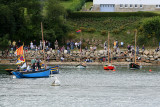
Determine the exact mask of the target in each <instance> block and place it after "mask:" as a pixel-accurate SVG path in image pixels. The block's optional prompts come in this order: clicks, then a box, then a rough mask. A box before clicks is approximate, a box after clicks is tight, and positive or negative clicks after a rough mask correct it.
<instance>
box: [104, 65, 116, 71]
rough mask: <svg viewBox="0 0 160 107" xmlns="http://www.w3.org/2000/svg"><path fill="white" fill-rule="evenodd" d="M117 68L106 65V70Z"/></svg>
mask: <svg viewBox="0 0 160 107" xmlns="http://www.w3.org/2000/svg"><path fill="white" fill-rule="evenodd" d="M114 69H115V66H113V65H104V70H114Z"/></svg>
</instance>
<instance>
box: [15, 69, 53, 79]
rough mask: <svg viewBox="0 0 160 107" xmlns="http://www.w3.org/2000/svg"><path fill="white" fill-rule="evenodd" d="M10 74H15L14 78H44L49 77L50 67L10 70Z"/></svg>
mask: <svg viewBox="0 0 160 107" xmlns="http://www.w3.org/2000/svg"><path fill="white" fill-rule="evenodd" d="M12 74H13V75H15V76H16V78H44V77H49V75H50V69H47V70H39V71H32V72H20V71H12Z"/></svg>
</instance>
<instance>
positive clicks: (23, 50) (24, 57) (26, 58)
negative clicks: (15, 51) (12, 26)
mask: <svg viewBox="0 0 160 107" xmlns="http://www.w3.org/2000/svg"><path fill="white" fill-rule="evenodd" d="M23 47H24V42H23ZM23 52H24V59H25V62H26V65H27V60H26V59H27V58H26V52H25V49H24V50H23Z"/></svg>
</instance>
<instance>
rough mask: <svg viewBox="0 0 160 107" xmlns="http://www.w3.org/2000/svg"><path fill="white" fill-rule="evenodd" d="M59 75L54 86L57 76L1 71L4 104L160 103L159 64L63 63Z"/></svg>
mask: <svg viewBox="0 0 160 107" xmlns="http://www.w3.org/2000/svg"><path fill="white" fill-rule="evenodd" d="M1 68H2V66H1ZM3 68H4V66H3ZM149 69H151V70H152V72H149ZM1 70H2V69H1ZM55 76H56V77H57V78H58V79H59V80H60V82H61V86H51V84H52V82H53V78H54V77H50V78H38V79H14V78H13V77H12V76H11V75H7V74H0V107H160V67H158V66H152V67H143V68H142V69H141V70H137V71H134V70H129V69H128V68H127V67H125V66H124V67H123V66H121V67H117V70H116V71H104V70H103V67H102V66H88V68H86V69H77V68H75V67H74V66H60V74H56V75H55Z"/></svg>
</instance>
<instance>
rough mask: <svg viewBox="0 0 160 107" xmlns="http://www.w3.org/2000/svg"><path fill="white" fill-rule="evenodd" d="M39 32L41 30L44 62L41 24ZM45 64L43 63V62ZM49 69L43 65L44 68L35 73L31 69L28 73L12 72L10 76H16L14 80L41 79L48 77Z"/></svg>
mask: <svg viewBox="0 0 160 107" xmlns="http://www.w3.org/2000/svg"><path fill="white" fill-rule="evenodd" d="M41 30H42V41H43V55H44V61H45V52H44V39H43V26H42V23H41ZM44 64H45V62H44ZM50 71H51V68H49V67H48V68H47V67H46V64H45V68H43V69H39V70H37V71H35V69H31V70H29V71H12V74H13V75H15V76H16V78H43V77H49V75H50Z"/></svg>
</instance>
